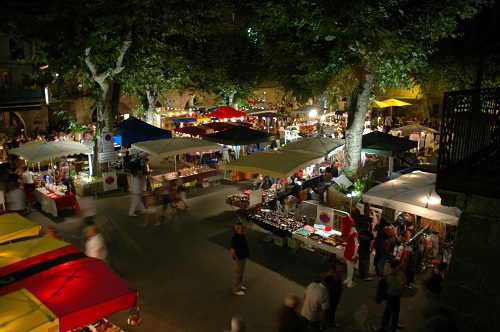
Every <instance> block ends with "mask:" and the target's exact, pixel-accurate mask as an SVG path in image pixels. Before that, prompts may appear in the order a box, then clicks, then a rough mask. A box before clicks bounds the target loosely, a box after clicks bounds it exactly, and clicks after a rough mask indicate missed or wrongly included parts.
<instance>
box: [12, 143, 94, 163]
mask: <svg viewBox="0 0 500 332" xmlns="http://www.w3.org/2000/svg"><path fill="white" fill-rule="evenodd" d="M9 153H10V154H15V155H18V156H21V157H23V158H24V159H26V160H27V161H29V162H31V163H39V162H42V161H46V160H51V159H54V158H59V157H63V156H71V155H75V154H82V153H92V148H91V147H88V146H85V145H83V144H82V143H80V142H75V141H48V142H47V141H32V142H29V143H26V144H23V145H22V146H20V147H18V148H15V149H11V150H9Z"/></svg>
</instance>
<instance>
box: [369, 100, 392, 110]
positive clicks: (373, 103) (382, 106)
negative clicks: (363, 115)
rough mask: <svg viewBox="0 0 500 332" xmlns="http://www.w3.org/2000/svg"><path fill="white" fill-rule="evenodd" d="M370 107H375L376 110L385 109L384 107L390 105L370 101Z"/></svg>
mask: <svg viewBox="0 0 500 332" xmlns="http://www.w3.org/2000/svg"><path fill="white" fill-rule="evenodd" d="M370 107H376V108H386V107H391V105H390V104H386V103H384V102H382V101H378V100H372V102H371V103H370Z"/></svg>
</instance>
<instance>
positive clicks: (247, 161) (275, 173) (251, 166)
mask: <svg viewBox="0 0 500 332" xmlns="http://www.w3.org/2000/svg"><path fill="white" fill-rule="evenodd" d="M323 158H324V156H323V155H321V154H315V153H304V152H298V151H293V150H290V151H287V150H279V151H274V150H273V151H263V152H256V153H252V154H250V155H247V156H244V157H241V158H240V159H238V160H235V161H233V162H231V163H229V164H227V165H226V170H230V171H242V172H252V173H260V174H263V175H269V176H271V177H274V178H279V179H287V178H288V177H290V176H292V175H293V174H295V173H297V172H298V171H299V170H301V169H304V168H306V167H308V166H311V165H314V164H317V163H320V162H321V161H322V160H323Z"/></svg>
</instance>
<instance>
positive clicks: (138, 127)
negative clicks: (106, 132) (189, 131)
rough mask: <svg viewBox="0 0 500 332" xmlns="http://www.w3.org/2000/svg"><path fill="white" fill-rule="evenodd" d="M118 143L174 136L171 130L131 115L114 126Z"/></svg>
mask: <svg viewBox="0 0 500 332" xmlns="http://www.w3.org/2000/svg"><path fill="white" fill-rule="evenodd" d="M113 136H114V141H115V143H116V144H119V145H129V144H133V143H136V142H144V141H152V140H157V139H162V138H170V137H172V132H171V131H170V130H165V129H161V128H158V127H155V126H153V125H150V124H149V123H147V122H144V121H142V120H139V119H137V118H136V117H133V116H131V117H130V118H128V119H127V120H125V121H122V122H120V123H119V124H117V125H116V126H115V127H114V128H113Z"/></svg>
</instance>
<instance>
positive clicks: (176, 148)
mask: <svg viewBox="0 0 500 332" xmlns="http://www.w3.org/2000/svg"><path fill="white" fill-rule="evenodd" d="M211 135H213V134H211ZM132 147H134V148H136V149H139V150H142V151H145V152H147V153H149V154H152V155H156V156H158V157H163V158H165V157H168V156H176V155H178V154H183V153H189V152H205V151H210V150H218V149H219V146H218V145H217V144H214V143H209V142H207V141H204V140H201V139H198V138H192V137H176V138H170V139H161V140H156V141H148V142H140V143H135V144H132ZM174 169H177V164H176V165H175V166H174Z"/></svg>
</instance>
